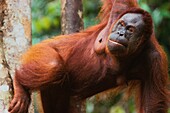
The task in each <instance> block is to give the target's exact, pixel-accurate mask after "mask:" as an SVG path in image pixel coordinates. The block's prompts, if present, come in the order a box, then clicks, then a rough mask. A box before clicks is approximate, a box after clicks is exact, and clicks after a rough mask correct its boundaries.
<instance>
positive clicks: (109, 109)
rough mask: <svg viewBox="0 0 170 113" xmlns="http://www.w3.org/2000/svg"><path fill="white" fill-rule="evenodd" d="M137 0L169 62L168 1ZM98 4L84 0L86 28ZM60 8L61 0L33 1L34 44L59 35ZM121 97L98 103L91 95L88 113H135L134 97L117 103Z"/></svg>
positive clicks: (93, 20)
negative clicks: (148, 13) (151, 24)
mask: <svg viewBox="0 0 170 113" xmlns="http://www.w3.org/2000/svg"><path fill="white" fill-rule="evenodd" d="M138 1H139V4H140V6H141V8H143V9H145V10H147V11H148V12H150V14H151V15H152V17H153V20H154V25H155V33H156V37H157V39H158V41H159V43H160V44H161V45H162V47H163V48H164V49H165V51H166V53H167V55H168V59H169V61H170V0H138ZM100 7H101V3H100V0H83V10H84V11H83V16H84V26H85V28H87V27H88V26H91V25H95V24H96V23H97V19H96V16H97V14H98V12H99V9H100ZM60 8H61V3H60V0H32V37H33V40H32V43H33V44H35V43H38V42H40V41H41V40H44V39H47V38H49V37H52V36H54V35H59V34H60V32H61V29H60V28H61V23H60V22H61V21H60V16H61V12H60ZM169 64H170V62H169ZM121 97H122V95H121V94H119V95H117V96H116V97H114V98H109V99H107V100H106V101H100V102H96V98H95V97H93V98H91V99H90V100H88V101H87V113H135V111H134V104H133V99H129V100H128V101H127V102H123V101H120V102H118V100H121ZM113 105H114V106H113ZM169 113H170V112H169Z"/></svg>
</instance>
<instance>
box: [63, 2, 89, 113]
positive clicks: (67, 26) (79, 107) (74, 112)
mask: <svg viewBox="0 0 170 113" xmlns="http://www.w3.org/2000/svg"><path fill="white" fill-rule="evenodd" d="M61 4H62V10H61V15H62V22H61V27H62V34H70V33H75V32H79V31H80V30H82V29H83V19H82V18H83V16H82V10H83V7H82V0H61ZM70 105H71V107H70V113H85V112H86V110H85V102H82V101H77V100H76V99H75V98H73V97H71V99H70Z"/></svg>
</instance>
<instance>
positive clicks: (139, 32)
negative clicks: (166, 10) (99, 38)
mask: <svg viewBox="0 0 170 113" xmlns="http://www.w3.org/2000/svg"><path fill="white" fill-rule="evenodd" d="M144 25H145V23H144V21H143V19H142V15H141V14H134V13H127V14H125V15H123V16H122V17H121V18H120V19H119V20H118V21H117V22H116V23H115V24H114V25H113V26H112V29H111V33H110V35H109V38H108V43H107V48H108V50H109V52H110V53H112V54H114V55H117V56H122V55H127V54H128V55H129V54H132V53H134V52H135V51H136V50H137V49H138V48H139V46H140V45H141V43H142V41H143V40H144V39H143V38H144V37H143V29H144Z"/></svg>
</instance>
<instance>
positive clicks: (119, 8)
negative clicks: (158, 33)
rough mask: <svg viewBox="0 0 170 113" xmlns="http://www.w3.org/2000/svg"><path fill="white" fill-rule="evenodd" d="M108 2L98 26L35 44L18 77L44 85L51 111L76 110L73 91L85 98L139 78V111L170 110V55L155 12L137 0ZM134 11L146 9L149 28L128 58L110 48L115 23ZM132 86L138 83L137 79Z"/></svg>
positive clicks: (46, 105) (29, 83) (161, 112)
mask: <svg viewBox="0 0 170 113" xmlns="http://www.w3.org/2000/svg"><path fill="white" fill-rule="evenodd" d="M102 2H103V6H102V9H101V11H100V14H99V17H100V19H101V22H100V23H99V24H98V25H96V26H93V27H90V28H88V29H87V30H85V31H82V32H80V33H76V34H71V35H61V36H57V37H54V38H52V39H48V40H46V41H43V42H41V43H40V44H37V45H35V46H33V47H31V48H30V49H29V50H28V52H27V53H25V54H24V55H23V58H22V65H21V67H20V68H19V69H17V70H16V76H15V78H16V80H17V81H18V82H19V83H20V84H21V86H23V87H24V88H26V89H30V90H36V89H40V90H41V96H42V102H43V107H44V112H45V113H51V112H55V113H70V111H69V107H70V106H69V101H70V96H73V97H74V98H76V99H80V100H82V99H85V98H87V97H89V96H92V95H94V94H97V93H99V92H101V91H104V90H107V89H110V88H118V87H122V86H124V84H126V82H129V83H133V80H135V81H136V80H137V81H138V82H137V85H136V84H135V85H136V86H138V87H137V88H136V90H135V91H136V95H137V97H136V98H137V99H136V104H137V107H138V112H139V113H167V109H168V96H167V95H168V91H167V88H166V87H167V84H168V71H167V60H166V55H165V53H164V51H163V50H162V49H161V47H160V45H159V44H158V42H157V40H156V38H155V36H154V35H153V34H152V32H153V26H152V19H151V17H150V15H149V14H148V13H147V12H145V11H143V10H141V9H139V8H138V5H137V1H136V0H102ZM126 10H127V11H126ZM124 11H125V12H124ZM123 12H124V13H123ZM128 12H131V13H140V14H142V15H143V19H144V22H145V23H146V25H145V26H146V27H145V28H146V29H145V30H144V32H143V35H144V36H143V37H142V41H143V44H142V45H140V46H141V48H140V49H139V50H138V51H136V52H135V53H134V54H133V55H129V56H127V57H125V58H123V59H122V58H117V57H116V56H115V55H114V54H112V53H110V52H109V51H108V50H107V49H105V47H106V45H107V44H106V41H107V38H108V35H109V33H110V31H111V30H110V29H111V27H112V24H114V23H115V21H117V20H118V19H119V18H120V17H121V14H122V15H123V14H126V13H128ZM151 34H152V36H151ZM99 39H103V42H102V43H101V44H98V43H97V42H98V40H99ZM135 83H136V82H135ZM15 87H17V86H15ZM129 87H130V89H133V88H135V86H134V84H130V86H129ZM118 89H119V88H118ZM16 90H17V88H16ZM16 92H17V91H16ZM17 98H19V97H17ZM17 98H15V99H17ZM21 109H22V108H21Z"/></svg>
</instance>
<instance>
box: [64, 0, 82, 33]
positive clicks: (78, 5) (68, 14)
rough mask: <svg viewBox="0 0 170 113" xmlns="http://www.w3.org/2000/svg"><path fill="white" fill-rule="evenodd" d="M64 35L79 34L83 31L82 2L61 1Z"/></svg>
mask: <svg viewBox="0 0 170 113" xmlns="http://www.w3.org/2000/svg"><path fill="white" fill-rule="evenodd" d="M61 4H62V10H61V16H62V21H61V27H62V34H70V33H75V32H79V31H80V30H82V29H83V19H82V18H83V13H82V11H83V7H82V0H61Z"/></svg>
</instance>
